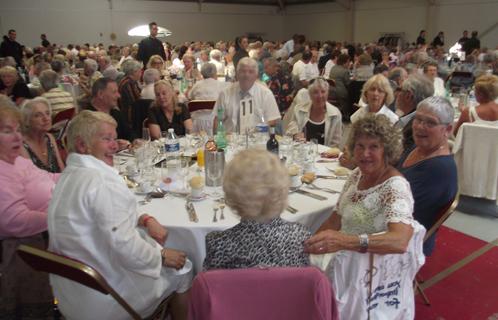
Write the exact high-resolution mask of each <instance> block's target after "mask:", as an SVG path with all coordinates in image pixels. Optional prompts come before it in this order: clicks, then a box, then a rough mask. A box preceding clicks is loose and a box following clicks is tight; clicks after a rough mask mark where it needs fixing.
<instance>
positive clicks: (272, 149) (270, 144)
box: [266, 127, 278, 157]
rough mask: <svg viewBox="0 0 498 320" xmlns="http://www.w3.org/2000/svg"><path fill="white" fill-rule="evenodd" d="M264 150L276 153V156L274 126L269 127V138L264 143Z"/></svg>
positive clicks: (276, 145) (276, 144) (276, 143)
mask: <svg viewBox="0 0 498 320" xmlns="http://www.w3.org/2000/svg"><path fill="white" fill-rule="evenodd" d="M266 150H268V151H270V152H271V153H274V154H276V155H277V157H278V141H277V139H276V138H275V127H270V139H268V142H267V143H266Z"/></svg>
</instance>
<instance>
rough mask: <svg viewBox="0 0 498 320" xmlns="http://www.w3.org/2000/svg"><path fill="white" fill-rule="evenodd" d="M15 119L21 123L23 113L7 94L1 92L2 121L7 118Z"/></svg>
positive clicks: (0, 112) (0, 110) (0, 117)
mask: <svg viewBox="0 0 498 320" xmlns="http://www.w3.org/2000/svg"><path fill="white" fill-rule="evenodd" d="M9 118H11V119H14V120H15V121H17V122H18V123H19V124H21V123H22V115H21V112H20V111H19V109H18V108H17V107H16V105H15V104H14V103H13V102H12V100H10V99H9V97H7V96H6V95H3V94H0V123H1V124H3V123H4V121H5V120H6V119H9Z"/></svg>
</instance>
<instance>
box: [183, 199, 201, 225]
mask: <svg viewBox="0 0 498 320" xmlns="http://www.w3.org/2000/svg"><path fill="white" fill-rule="evenodd" d="M185 209H187V212H188V219H189V220H190V221H192V222H199V219H198V218H197V213H196V212H195V208H194V205H193V204H192V202H190V201H187V202H186V203H185Z"/></svg>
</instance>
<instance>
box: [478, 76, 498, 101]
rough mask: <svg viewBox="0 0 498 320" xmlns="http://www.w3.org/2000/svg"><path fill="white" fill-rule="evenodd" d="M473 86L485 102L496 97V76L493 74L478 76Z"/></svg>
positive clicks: (497, 90)
mask: <svg viewBox="0 0 498 320" xmlns="http://www.w3.org/2000/svg"><path fill="white" fill-rule="evenodd" d="M474 86H475V90H476V92H478V93H479V94H480V95H481V96H482V97H483V98H484V99H485V100H486V101H485V102H489V101H493V100H495V99H496V98H497V97H498V77H497V76H495V75H483V76H480V77H479V78H477V80H476V82H475V84H474Z"/></svg>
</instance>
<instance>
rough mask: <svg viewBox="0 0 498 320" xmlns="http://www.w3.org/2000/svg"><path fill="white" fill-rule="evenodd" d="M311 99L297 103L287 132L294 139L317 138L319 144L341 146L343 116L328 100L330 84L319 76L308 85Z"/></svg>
mask: <svg viewBox="0 0 498 320" xmlns="http://www.w3.org/2000/svg"><path fill="white" fill-rule="evenodd" d="M308 91H309V96H310V98H311V101H309V102H305V103H304V104H300V105H296V106H295V107H294V109H293V115H292V118H291V120H290V122H289V125H288V127H287V132H286V134H288V135H293V136H294V139H298V140H299V139H306V140H308V141H309V140H311V139H316V140H317V141H318V143H319V144H323V145H327V146H339V144H340V143H341V138H342V116H341V112H340V111H339V109H337V108H336V107H335V106H333V105H331V104H330V103H328V102H327V98H328V93H329V84H328V83H327V81H325V80H323V79H320V78H317V79H315V80H314V81H313V82H312V83H311V85H310V86H309V87H308Z"/></svg>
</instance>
